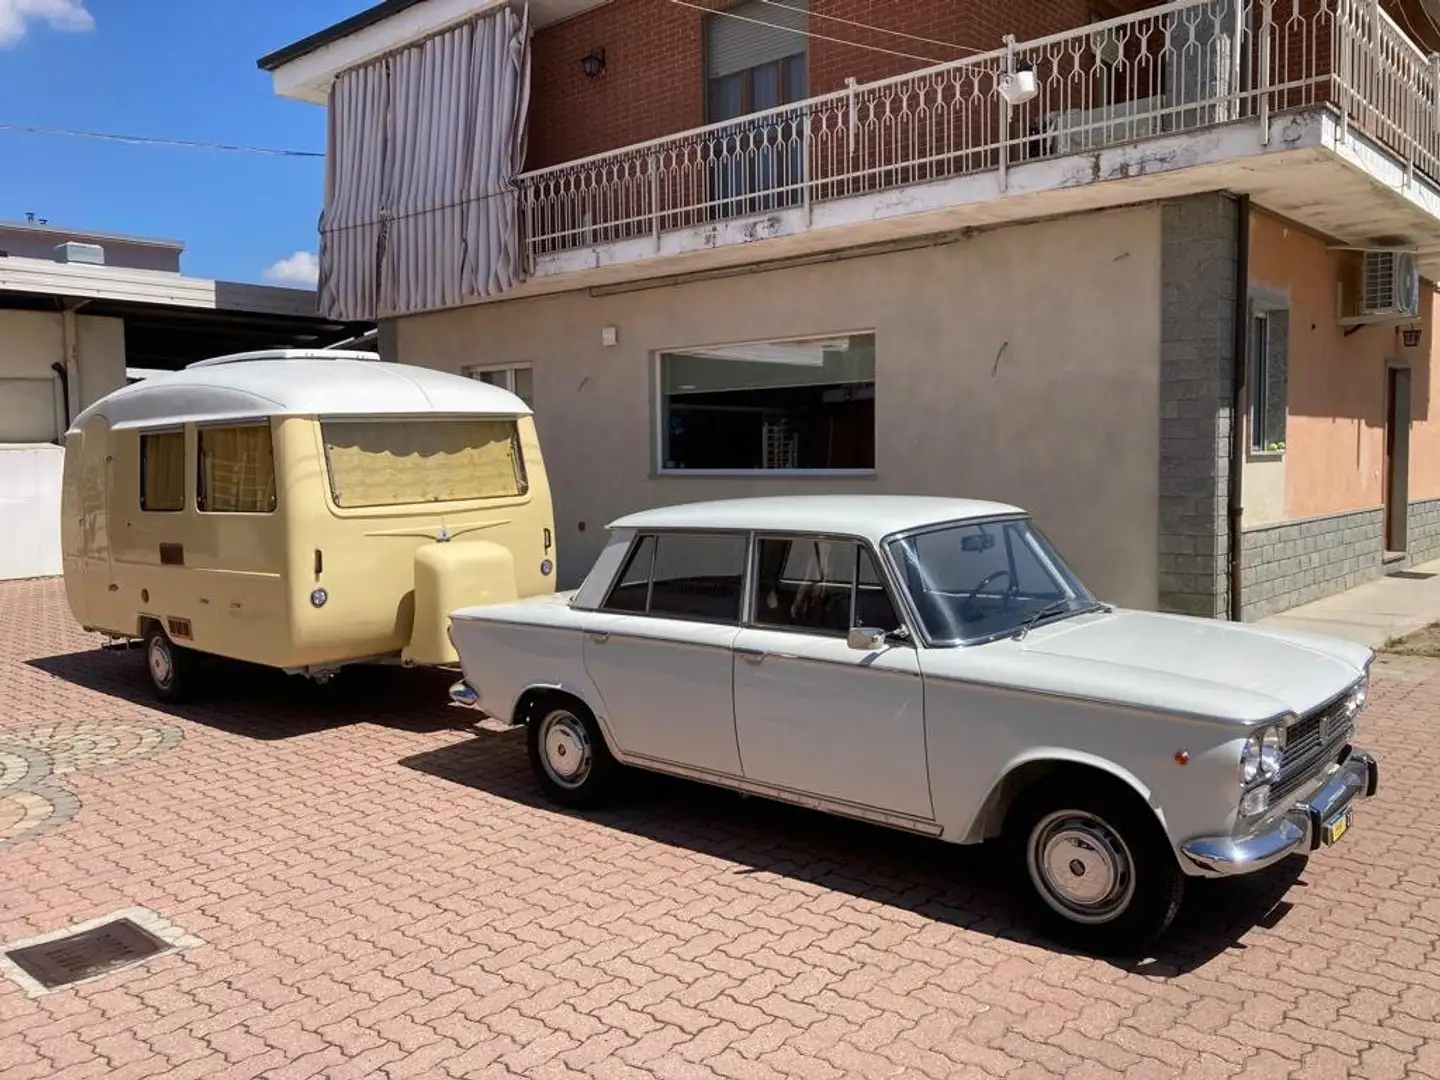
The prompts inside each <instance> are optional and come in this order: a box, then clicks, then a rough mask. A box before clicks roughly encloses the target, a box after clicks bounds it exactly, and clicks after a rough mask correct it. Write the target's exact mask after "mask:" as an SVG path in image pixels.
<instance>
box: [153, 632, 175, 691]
mask: <svg viewBox="0 0 1440 1080" xmlns="http://www.w3.org/2000/svg"><path fill="white" fill-rule="evenodd" d="M174 673H175V664H174V661H173V660H172V659H171V657H170V646H169V645H167V644H166V643H165V642H164V641H162V640H161V639H160V638H151V639H150V677H151V678H152V679H154V680H155V683H156V685H158V686H169V685H170V679H171V676H173V675H174Z"/></svg>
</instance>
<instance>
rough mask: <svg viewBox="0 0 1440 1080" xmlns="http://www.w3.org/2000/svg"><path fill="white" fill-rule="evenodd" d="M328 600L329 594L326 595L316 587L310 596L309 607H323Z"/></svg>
mask: <svg viewBox="0 0 1440 1080" xmlns="http://www.w3.org/2000/svg"><path fill="white" fill-rule="evenodd" d="M329 599H330V594H329V593H327V592H326V591H325V590H324V589H322V588H318V587H317V588H316V589H315V591H314V592H312V593H311V594H310V606H311V607H317V608H318V607H324V606H325V601H326V600H329Z"/></svg>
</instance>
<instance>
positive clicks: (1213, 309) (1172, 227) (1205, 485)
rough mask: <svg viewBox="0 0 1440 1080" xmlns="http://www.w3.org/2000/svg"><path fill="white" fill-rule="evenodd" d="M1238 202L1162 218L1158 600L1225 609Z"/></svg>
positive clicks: (1172, 206) (1220, 201) (1170, 606)
mask: <svg viewBox="0 0 1440 1080" xmlns="http://www.w3.org/2000/svg"><path fill="white" fill-rule="evenodd" d="M1238 226H1239V217H1238V208H1237V205H1236V202H1235V199H1234V198H1232V197H1231V196H1229V195H1224V194H1221V193H1213V194H1207V195H1197V196H1194V197H1192V198H1188V199H1181V200H1177V201H1175V202H1168V203H1165V204H1164V205H1163V207H1162V216H1161V229H1162V234H1161V255H1160V275H1161V304H1162V310H1161V323H1160V537H1159V552H1160V566H1159V576H1160V581H1159V585H1160V589H1159V593H1160V596H1159V599H1160V608H1161V610H1163V611H1174V612H1181V613H1184V614H1190V615H1205V616H1210V617H1223V616H1224V615H1225V614H1226V612H1227V609H1228V599H1229V589H1228V585H1227V578H1228V574H1227V570H1226V561H1227V558H1228V554H1229V530H1228V525H1227V505H1228V493H1229V492H1228V476H1229V461H1230V424H1231V412H1232V408H1231V406H1232V401H1231V396H1232V393H1233V390H1232V382H1233V378H1234V366H1233V360H1232V358H1233V356H1234V353H1235V332H1234V320H1235V290H1236V287H1237V286H1236V279H1237V269H1238V268H1237V265H1236V230H1237V228H1238Z"/></svg>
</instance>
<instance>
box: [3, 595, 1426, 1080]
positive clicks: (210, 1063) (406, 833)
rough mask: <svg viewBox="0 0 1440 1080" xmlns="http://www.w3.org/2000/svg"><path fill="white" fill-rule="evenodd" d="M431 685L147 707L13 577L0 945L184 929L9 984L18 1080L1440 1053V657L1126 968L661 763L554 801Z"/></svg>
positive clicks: (1375, 713) (871, 849)
mask: <svg viewBox="0 0 1440 1080" xmlns="http://www.w3.org/2000/svg"><path fill="white" fill-rule="evenodd" d="M444 687H445V679H444V678H443V677H441V678H438V679H437V678H436V677H435V674H434V673H425V672H405V671H398V670H394V671H375V672H357V673H352V674H350V675H348V676H346V677H344V678H343V679H340V680H337V681H336V682H335V683H334V684H332V685H331V686H329V687H323V688H320V687H313V686H309V685H307V684H303V683H300V682H297V681H292V680H287V679H285V678H284V677H283V676H273V677H272V676H268V675H266V674H263V673H262V674H258V675H257V674H256V673H254V672H248V671H247V672H235V673H229V674H226V675H225V676H224V680H223V682H222V684H221V685H220V686H218V687H217V688H216V690H215V692H214V695H213V697H212V698H211V699H210V700H209V701H207V702H206V703H205V704H203V705H196V706H193V707H186V708H184V709H176V710H172V711H161V710H157V709H156V708H154V707H153V706H152V705H151V704H150V699H149V697H148V693H147V687H146V684H145V681H144V675H143V672H142V665H141V655H140V653H139V652H131V653H115V652H101V651H98V650H97V648H96V642H95V640H93V639H91V638H88V637H87V636H85V635H83V634H81V633H80V632H79V631H78V630H77V629H75V628H74V627H73V626H72V625H71V622H70V617H69V613H68V611H67V610H66V608H65V604H64V600H63V596H62V593H61V589H60V586H59V585H58V583H55V582H30V583H18V584H7V585H0V941H3V942H6V943H9V942H14V941H17V940H20V939H25V938H29V937H33V936H36V935H40V934H44V933H47V932H50V931H55V930H59V929H63V928H65V927H67V926H70V925H72V924H74V923H77V922H81V921H85V920H90V919H95V918H97V917H100V916H105V915H108V914H110V913H112V912H116V911H119V910H121V909H125V908H143V909H148V910H149V911H151V912H153V913H154V914H155V915H156V916H158V917H159V918H161V919H164V920H168V922H169V923H171V924H173V926H174V927H176V928H178V930H179V931H182V932H184V933H185V934H188V935H191V936H192V937H193V938H194V939H198V940H195V941H191V942H190V944H189V945H188V947H185V948H182V949H181V950H179V951H177V952H173V953H170V954H168V955H165V956H162V957H160V958H157V959H154V960H151V961H150V962H149V963H147V964H145V965H143V966H140V967H132V968H129V969H127V970H122V971H119V972H116V973H113V974H111V975H109V976H108V977H104V978H101V979H99V980H97V981H94V982H91V983H87V984H83V985H81V986H78V987H74V988H71V989H68V990H60V991H57V992H54V993H50V994H48V995H45V996H33V997H32V996H28V995H27V992H26V991H25V990H23V989H22V988H21V987H20V986H19V985H18V984H16V983H15V982H12V981H11V980H9V979H0V1077H4V1080H26V1078H30V1077H37V1078H38V1077H45V1078H54V1080H69V1078H75V1077H82V1076H94V1077H107V1078H128V1077H140V1076H151V1075H154V1076H173V1077H182V1076H183V1077H206V1078H221V1077H242V1076H275V1077H280V1076H312V1075H324V1076H333V1077H346V1076H353V1077H365V1076H392V1077H398V1076H426V1077H430V1076H433V1077H442V1078H443V1077H446V1076H456V1077H459V1076H485V1077H488V1076H512V1075H513V1076H523V1077H533V1078H547V1077H575V1078H580V1077H594V1078H603V1077H648V1076H655V1077H676V1078H679V1077H692V1076H694V1077H700V1076H726V1077H775V1076H805V1077H819V1078H825V1077H838V1076H854V1077H865V1078H878V1077H910V1078H917V1080H918V1078H921V1077H933V1078H936V1080H942V1078H950V1077H964V1076H982V1075H984V1076H1004V1077H1009V1078H1015V1077H1032V1076H1054V1077H1067V1078H1070V1077H1082V1076H1100V1075H1126V1076H1136V1077H1140V1076H1145V1077H1152V1076H1153V1077H1163V1076H1177V1075H1180V1076H1226V1075H1244V1076H1247V1077H1249V1076H1257V1077H1258V1076H1270V1075H1275V1076H1280V1075H1287V1074H1288V1075H1295V1076H1300V1075H1309V1076H1324V1075H1345V1074H1347V1073H1349V1074H1351V1075H1362V1076H1373V1077H1385V1076H1401V1075H1406V1074H1409V1075H1416V1076H1440V956H1437V950H1436V943H1437V934H1440V887H1437V884H1440V883H1437V868H1440V857H1437V852H1436V842H1437V839H1440V799H1437V796H1440V785H1437V782H1436V776H1437V771H1440V751H1437V745H1440V740H1437V738H1436V736H1435V733H1434V732H1435V727H1434V725H1435V714H1436V706H1437V704H1440V662H1431V661H1405V662H1404V663H1400V662H1390V663H1384V664H1381V665H1380V666H1379V667H1378V669H1377V680H1376V687H1375V691H1374V695H1373V705H1372V707H1371V708H1370V710H1369V712H1368V720H1367V722H1366V723H1365V725H1364V727H1365V739H1366V742H1367V743H1368V744H1369V745H1371V746H1373V747H1374V748H1375V749H1376V750H1378V751H1379V752H1380V754H1381V756H1382V765H1383V769H1384V772H1383V774H1382V775H1383V788H1382V793H1381V796H1380V798H1379V799H1377V800H1375V801H1373V802H1372V803H1371V804H1370V805H1369V807H1368V808H1367V809H1366V810H1365V811H1364V812H1363V813H1362V815H1361V816H1360V817H1359V819H1358V824H1357V827H1356V829H1355V831H1354V832H1353V833H1352V836H1351V838H1349V839H1347V840H1346V841H1345V842H1344V843H1343V844H1342V845H1341V846H1340V847H1339V848H1337V849H1335V850H1334V851H1332V852H1329V853H1326V854H1323V855H1321V856H1320V857H1317V858H1316V859H1315V860H1313V862H1312V863H1311V864H1310V865H1308V866H1306V865H1304V864H1301V865H1300V866H1285V867H1282V868H1279V869H1277V871H1275V872H1273V873H1270V874H1268V875H1266V876H1264V877H1263V878H1260V879H1257V880H1251V881H1247V882H1243V883H1240V884H1237V885H1231V886H1228V887H1226V886H1208V887H1202V888H1196V889H1193V890H1192V892H1191V899H1190V900H1189V901H1188V902H1187V906H1186V908H1185V909H1184V911H1183V912H1182V915H1181V919H1180V922H1179V924H1178V926H1177V927H1176V930H1175V931H1174V933H1172V934H1171V935H1170V936H1169V937H1168V938H1167V939H1166V941H1165V942H1164V943H1163V944H1162V947H1161V948H1162V951H1161V954H1160V955H1159V956H1157V957H1155V958H1154V959H1153V960H1152V961H1149V962H1146V963H1137V964H1130V965H1123V966H1117V965H1114V964H1110V963H1104V962H1100V961H1095V960H1091V959H1087V958H1083V957H1077V956H1071V955H1066V954H1063V953H1059V952H1056V951H1053V950H1051V949H1048V948H1046V947H1044V946H1043V945H1041V944H1037V943H1034V942H1032V941H1031V940H1029V938H1028V937H1027V935H1026V933H1025V931H1024V929H1023V927H1020V926H1018V925H1016V923H1015V922H1014V921H1013V920H1012V916H1011V909H1010V907H1009V906H1008V904H1007V901H1006V898H1005V895H1004V893H1003V892H1002V891H1000V890H999V888H998V887H997V886H996V885H995V884H994V883H993V882H994V876H995V875H994V867H993V863H992V862H991V859H990V857H989V856H987V855H985V854H984V853H978V854H977V853H974V852H967V851H957V850H954V849H950V848H945V847H941V846H938V845H935V844H930V843H926V842H920V841H911V840H909V839H908V838H905V837H900V836H897V835H894V834H890V833H884V832H881V831H879V830H875V829H870V828H867V827H864V826H858V825H852V824H849V823H845V822H838V821H834V820H831V819H827V818H822V817H818V816H815V815H810V814H807V813H804V812H800V811H794V810H790V809H787V808H783V807H777V806H775V805H772V804H768V803H764V802H762V801H759V800H742V799H739V798H737V797H735V796H731V795H728V794H725V793H718V792H711V791H707V790H704V789H701V788H698V787H693V786H689V785H682V784H672V783H668V782H659V781H656V782H650V783H647V784H645V785H644V786H643V788H642V790H640V791H639V792H637V794H636V797H635V799H634V800H633V802H632V803H631V805H629V806H628V807H627V808H626V809H624V810H623V811H616V812H610V813H607V814H603V815H597V816H594V817H591V818H588V819H587V818H582V817H576V816H571V815H567V814H564V813H557V812H556V811H554V810H553V809H549V808H547V807H545V806H542V805H540V804H539V803H538V802H537V800H536V796H535V792H534V788H533V787H532V784H531V781H530V777H529V773H528V771H527V768H526V765H525V760H524V752H523V745H522V741H521V739H520V738H518V737H517V736H516V735H514V734H497V733H492V732H487V731H483V730H476V729H475V728H473V727H472V726H470V725H469V723H468V721H467V718H466V716H465V715H464V714H461V713H459V712H458V711H456V710H453V709H450V708H448V707H446V706H444V705H442V704H440V703H441V701H442V700H443V692H444Z"/></svg>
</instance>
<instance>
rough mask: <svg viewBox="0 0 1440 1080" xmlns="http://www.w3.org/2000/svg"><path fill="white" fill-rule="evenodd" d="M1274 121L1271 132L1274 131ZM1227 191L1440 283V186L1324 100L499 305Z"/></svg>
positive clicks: (702, 245)
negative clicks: (1385, 249) (1413, 263)
mask: <svg viewBox="0 0 1440 1080" xmlns="http://www.w3.org/2000/svg"><path fill="white" fill-rule="evenodd" d="M1267 129H1268V134H1269V138H1268V140H1267V139H1266V138H1264V137H1263V136H1264V134H1265V132H1266V131H1267ZM1218 190H1226V191H1233V192H1235V193H1237V194H1248V195H1250V196H1251V198H1252V199H1253V200H1254V202H1255V203H1256V204H1257V205H1258V206H1260V207H1263V208H1264V209H1266V210H1269V211H1272V212H1274V213H1276V214H1280V215H1283V216H1285V217H1287V218H1289V219H1291V220H1293V221H1295V222H1296V223H1297V224H1300V225H1303V226H1306V227H1308V228H1311V229H1314V230H1315V231H1317V232H1319V233H1321V234H1324V235H1326V236H1328V237H1332V238H1334V239H1335V240H1336V241H1338V242H1342V243H1346V244H1379V243H1383V244H1393V245H1399V244H1405V245H1413V246H1415V247H1416V248H1417V249H1418V251H1419V256H1418V259H1419V264H1420V272H1421V274H1422V275H1424V276H1426V277H1427V278H1430V279H1431V280H1435V279H1440V187H1437V185H1436V184H1434V183H1433V182H1431V181H1430V180H1428V179H1426V178H1425V177H1424V176H1423V175H1421V174H1418V173H1417V174H1415V175H1414V176H1413V177H1410V176H1407V172H1406V170H1405V168H1404V167H1403V166H1402V165H1401V164H1399V163H1398V162H1397V160H1396V159H1395V158H1394V157H1393V156H1392V155H1390V154H1389V153H1388V152H1386V151H1384V150H1382V149H1380V148H1379V146H1378V144H1376V143H1374V142H1372V141H1371V140H1369V139H1368V138H1365V137H1364V136H1362V135H1360V134H1359V133H1358V132H1356V131H1355V130H1354V129H1349V130H1347V129H1346V128H1345V127H1344V125H1343V124H1342V123H1341V120H1340V118H1339V116H1338V115H1337V114H1336V113H1334V112H1332V111H1331V110H1330V109H1328V108H1324V107H1319V108H1311V109H1305V110H1297V111H1292V112H1286V113H1277V114H1274V115H1272V116H1271V117H1270V118H1269V120H1268V122H1263V121H1261V120H1259V119H1249V120H1240V121H1234V122H1231V123H1224V124H1220V125H1217V126H1215V127H1211V128H1206V129H1203V130H1200V131H1190V132H1185V133H1182V134H1174V135H1161V136H1156V137H1154V138H1149V139H1144V140H1140V141H1137V142H1134V143H1131V144H1128V145H1125V146H1119V147H1113V148H1108V149H1103V150H1096V151H1091V152H1086V153H1081V154H1074V155H1070V156H1066V157H1055V158H1048V159H1046V160H1043V161H1034V162H1027V163H1024V164H1019V165H1012V166H1011V167H1010V168H1009V169H1008V173H1007V175H1006V176H1005V177H1004V179H1003V187H1002V178H1001V176H1000V173H999V172H998V171H992V172H986V173H977V174H972V175H968V176H963V177H956V178H953V179H946V180H940V181H934V182H930V183H924V184H916V185H913V186H908V187H898V188H892V189H888V190H884V191H879V192H874V193H868V194H863V195H857V196H851V197H847V198H842V199H836V200H833V201H827V202H822V203H817V204H815V205H814V206H813V207H812V208H810V209H809V210H808V211H807V209H805V208H803V207H795V208H789V209H783V210H778V211H775V212H772V213H767V214H761V215H758V216H754V217H745V218H737V219H732V220H726V221H718V222H714V223H709V224H706V225H703V226H698V227H694V228H685V229H676V230H673V231H670V232H664V233H661V234H660V235H659V237H658V238H656V237H652V236H645V237H640V238H636V239H629V240H623V241H619V242H616V243H611V244H603V245H599V246H595V247H587V248H577V249H573V250H570V251H564V252H558V253H552V254H544V255H541V256H539V257H538V258H537V260H536V265H535V268H534V274H533V276H532V277H531V278H530V279H529V280H528V281H526V282H525V283H524V284H522V285H520V286H519V287H517V288H516V289H514V290H512V291H511V292H509V293H507V294H506V296H505V297H503V298H498V299H510V298H516V297H519V296H524V295H537V294H542V293H550V292H559V291H568V290H571V289H581V288H602V289H608V288H615V287H623V286H625V285H628V284H630V283H635V282H642V281H646V280H651V279H655V278H669V277H673V276H677V275H690V274H696V273H701V274H703V273H706V272H713V271H723V270H727V269H731V268H735V267H743V266H748V265H754V264H757V263H768V262H772V261H786V262H788V261H792V260H801V261H808V260H812V259H815V258H827V257H833V256H834V255H835V254H837V253H839V252H843V251H847V250H851V249H857V248H860V249H863V248H866V247H870V246H880V247H882V248H883V247H887V246H891V245H897V244H912V243H916V242H925V239H926V238H931V237H934V236H936V235H945V234H951V233H955V232H959V231H963V230H966V229H973V228H981V227H993V226H998V225H1004V224H1008V223H1014V222H1020V221H1027V220H1036V219H1041V218H1047V217H1053V216H1056V215H1063V214H1074V213H1084V212H1088V211H1095V210H1103V209H1109V208H1112V207H1119V206H1127V205H1134V204H1137V203H1143V202H1151V201H1155V200H1162V199H1167V198H1176V197H1181V196H1185V195H1192V194H1197V193H1200V192H1204V191H1218Z"/></svg>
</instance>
